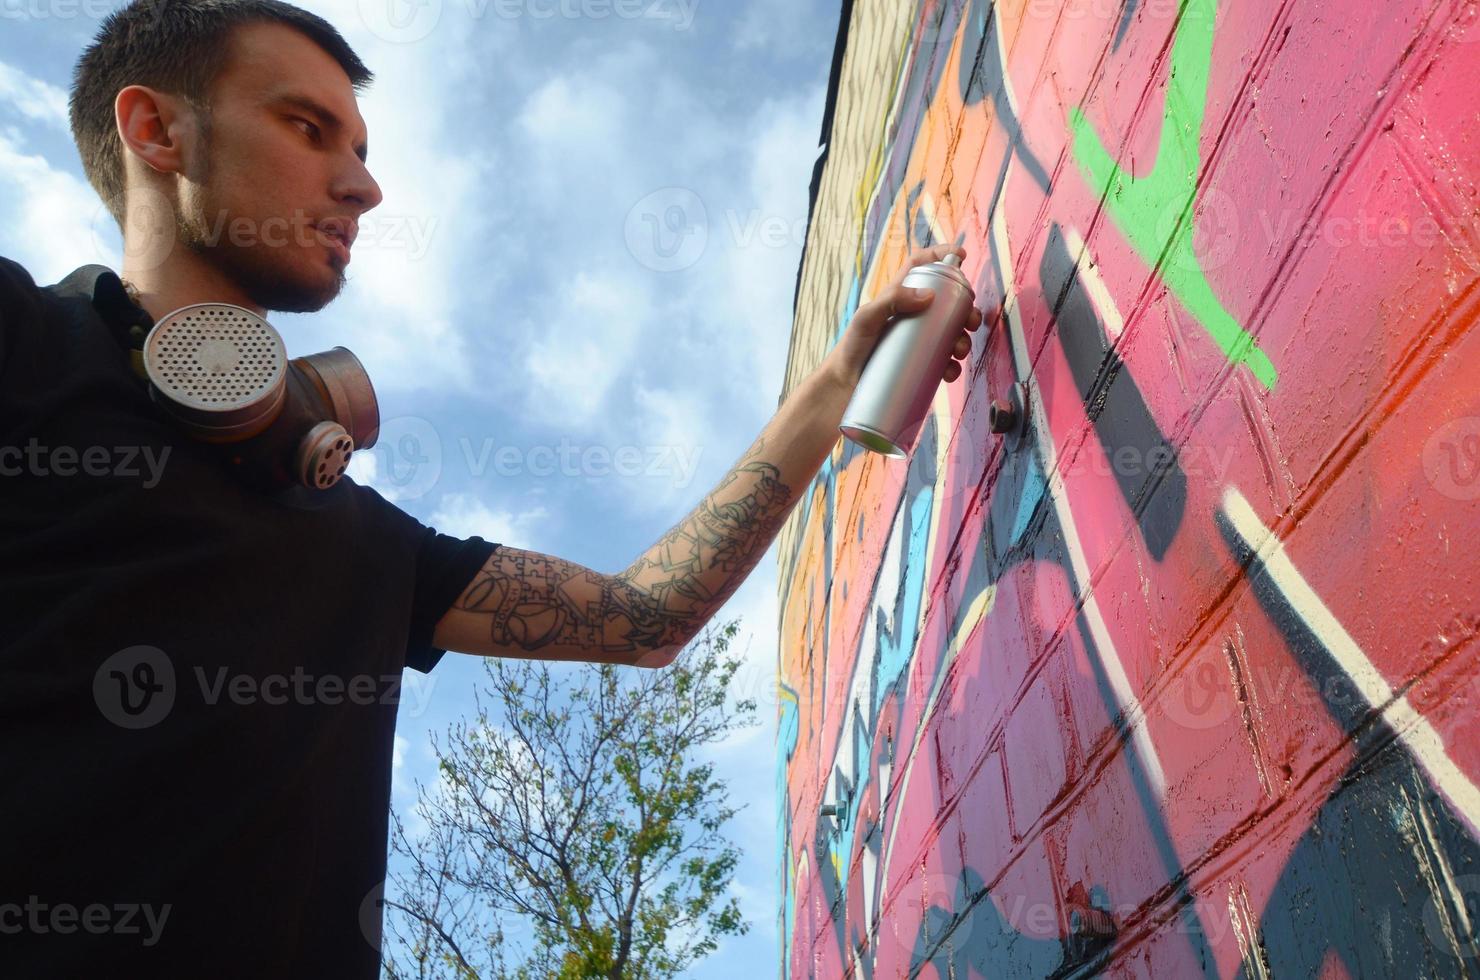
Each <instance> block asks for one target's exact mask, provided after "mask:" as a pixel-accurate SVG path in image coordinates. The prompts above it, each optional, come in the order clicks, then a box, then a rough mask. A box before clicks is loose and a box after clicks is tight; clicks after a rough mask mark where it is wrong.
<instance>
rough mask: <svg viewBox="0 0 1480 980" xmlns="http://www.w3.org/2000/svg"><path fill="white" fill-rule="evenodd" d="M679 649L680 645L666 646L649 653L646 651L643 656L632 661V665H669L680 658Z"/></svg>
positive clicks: (650, 667)
mask: <svg viewBox="0 0 1480 980" xmlns="http://www.w3.org/2000/svg"><path fill="white" fill-rule="evenodd" d="M679 650H680V648H679V647H664V648H663V649H661V650H653V651H651V652H649V653H644V654H643V655H642V656H640V657H638V658H637V659H636V660H634V661H632V666H634V667H647V668H649V669H655V668H658V667H667V666H668V665H669V664H671V663H673V661H674V660H676V659H677V658H678V653H679Z"/></svg>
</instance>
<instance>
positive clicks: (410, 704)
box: [0, 0, 839, 978]
mask: <svg viewBox="0 0 1480 980" xmlns="http://www.w3.org/2000/svg"><path fill="white" fill-rule="evenodd" d="M302 5H303V6H305V7H307V8H308V9H310V10H313V11H314V12H316V13H319V14H321V15H322V16H324V17H326V18H327V19H328V20H330V21H331V22H332V23H333V24H334V25H335V26H336V27H338V28H339V29H340V30H341V32H343V33H344V35H345V36H346V38H347V39H348V40H349V41H350V43H351V45H352V46H353V47H354V48H355V49H356V51H358V53H359V54H360V56H361V57H362V58H363V59H364V60H365V62H366V63H367V64H368V65H369V66H370V68H371V69H372V70H373V71H374V72H375V73H376V76H377V78H376V81H375V83H374V85H373V86H372V87H371V88H370V89H369V90H367V91H366V92H365V93H364V94H363V95H362V96H361V99H360V109H361V112H362V114H363V115H364V117H365V119H366V122H367V123H368V126H369V132H370V146H371V153H370V165H371V170H372V172H373V173H374V174H375V177H376V179H377V180H378V181H379V183H380V185H381V188H382V190H383V191H384V193H385V199H384V202H383V203H382V204H381V206H380V207H379V208H378V209H376V210H375V211H372V212H371V213H370V214H368V215H366V216H365V218H364V219H363V221H362V224H361V232H360V239H359V241H358V242H357V243H356V246H355V257H354V261H353V263H352V264H351V265H350V267H349V271H348V274H349V285H348V287H347V288H346V290H345V292H344V294H343V295H342V296H341V297H340V298H339V299H338V300H337V301H336V302H335V303H333V304H332V305H330V306H329V307H328V308H326V309H325V310H323V311H321V312H320V313H317V314H313V315H311V316H290V315H284V314H276V315H274V316H273V322H274V324H275V325H276V326H277V327H278V329H279V330H280V331H281V332H282V333H283V335H284V338H285V340H286V341H287V345H288V349H289V352H290V354H292V355H294V356H297V355H301V354H306V353H310V352H313V351H319V350H326V349H328V348H329V347H332V346H335V345H338V344H342V345H344V346H347V347H349V348H350V349H352V350H354V351H355V353H356V354H357V355H359V357H360V359H361V360H362V361H363V362H364V364H365V366H366V368H367V370H368V371H369V372H370V375H371V378H372V379H373V380H374V382H375V386H376V391H377V394H378V396H379V399H380V406H381V416H382V420H383V427H382V431H381V437H380V442H379V444H378V445H377V446H376V447H375V448H374V449H373V450H369V451H368V452H366V453H360V454H358V455H357V458H356V463H355V467H354V470H353V471H352V472H354V473H355V474H356V475H357V476H358V478H360V479H361V481H362V482H368V483H370V484H371V485H373V486H375V487H377V488H378V489H379V490H380V491H381V492H382V493H383V494H385V496H387V497H388V498H390V499H393V500H395V501H396V502H397V503H398V505H399V506H401V507H403V508H404V509H405V510H406V511H408V512H409V513H411V514H413V515H415V516H416V517H418V518H419V519H421V520H423V521H425V522H427V523H429V524H432V525H433V526H435V527H437V528H438V529H439V530H441V531H444V532H446V533H449V534H458V535H472V534H478V535H482V536H483V537H485V538H487V539H489V540H492V541H499V542H504V543H507V544H510V545H514V546H517V547H521V548H529V549H532V550H536V551H543V552H546V553H549V554H553V555H558V556H560V557H563V558H567V559H570V560H572V561H577V562H581V563H583V564H585V565H588V566H590V567H591V568H594V569H596V570H598V571H605V572H616V571H619V570H621V569H622V568H624V567H626V566H627V565H628V564H629V563H630V562H631V561H632V560H633V559H634V558H635V557H637V555H639V554H640V553H641V552H642V551H643V550H645V549H646V548H647V547H648V546H650V545H651V544H652V543H653V542H654V541H656V540H657V538H658V537H659V536H660V535H661V534H662V533H663V532H665V531H667V530H668V529H669V528H670V527H671V526H672V525H673V524H674V523H676V522H677V521H678V520H679V519H681V518H682V517H683V516H684V515H685V514H686V513H687V512H688V511H689V510H690V509H691V508H692V507H693V506H694V504H696V503H697V502H698V501H699V500H700V499H701V498H702V497H703V496H704V494H706V493H707V492H708V491H709V490H710V489H711V488H712V487H713V486H714V485H715V483H716V482H718V480H719V479H720V478H721V477H722V476H723V475H724V474H725V473H726V471H728V469H729V468H730V466H731V465H733V463H734V462H735V460H736V459H737V458H738V457H739V455H740V454H741V453H742V452H743V451H744V450H745V449H746V447H747V446H748V445H749V444H750V442H751V441H752V440H753V439H754V437H755V436H756V434H757V433H759V432H760V430H761V428H762V427H763V426H764V425H765V423H766V421H767V420H768V419H769V418H770V417H771V415H772V414H773V413H774V412H775V409H776V403H777V398H778V396H779V394H780V390H781V382H782V373H783V370H784V367H785V363H786V352H787V345H788V341H789V337H790V331H791V299H792V291H793V288H794V285H795V281H796V271H797V263H798V260H799V258H800V256H801V249H802V242H803V233H804V229H805V222H806V210H807V184H808V181H809V179H810V177H811V170H812V164H813V161H814V160H815V159H816V155H817V149H818V148H817V136H818V128H819V126H820V123H821V118H822V108H823V101H824V97H825V91H826V84H827V72H828V67H829V64H830V59H831V54H832V45H833V40H834V37H835V32H836V29H837V17H838V6H839V5H838V2H837V0H724V2H721V0H330V2H312V3H305V4H302ZM113 6H114V4H112V3H107V2H103V0H3V2H0V20H3V21H4V23H3V27H0V215H4V216H5V219H6V220H5V221H3V222H0V255H4V256H6V257H8V258H12V259H14V260H16V261H18V262H20V263H21V264H22V265H24V266H26V267H27V268H28V269H29V270H30V271H31V273H32V275H33V276H34V277H35V278H36V280H37V281H38V282H41V283H50V282H55V281H57V280H58V279H60V278H62V277H63V276H65V275H66V274H67V273H68V272H70V271H71V270H72V269H74V268H76V267H77V266H79V265H83V264H86V263H89V262H102V263H104V264H107V265H110V266H112V267H113V268H115V269H116V268H118V267H119V262H120V255H121V247H120V243H119V240H118V235H117V231H116V229H115V228H114V226H113V225H112V222H111V219H109V218H108V216H107V214H106V212H104V211H103V209H102V206H101V204H100V202H99V201H98V200H97V198H96V196H95V195H94V193H93V192H92V190H91V188H90V187H89V186H88V184H87V182H86V180H85V179H84V178H83V176H82V170H81V167H80V164H79V162H78V159H77V153H76V150H75V148H74V147H73V144H72V141H71V136H70V133H69V131H68V128H67V122H66V89H67V85H68V82H69V79H70V74H71V68H72V65H73V63H74V62H75V60H76V58H77V55H78V54H79V53H80V52H81V50H82V48H83V46H84V45H85V44H86V43H87V42H88V41H89V40H90V39H91V37H92V35H93V34H94V33H95V32H96V30H97V27H98V23H99V20H100V19H101V17H102V16H103V15H105V14H106V13H107V11H108V10H110V9H112V8H113ZM731 616H740V617H742V619H743V621H744V627H745V631H744V633H743V634H742V643H741V646H742V648H744V649H745V650H746V651H747V667H746V672H745V674H744V677H743V686H744V690H745V693H747V694H749V695H752V696H755V697H757V698H758V700H759V702H760V705H761V714H762V720H763V724H762V725H761V726H760V727H759V728H756V729H753V730H752V731H751V732H749V733H747V734H746V735H745V736H744V737H743V738H739V739H737V740H736V741H734V742H733V743H730V744H727V745H725V746H723V747H721V748H720V749H719V750H718V751H717V752H716V756H715V758H716V760H717V762H718V764H719V766H720V768H721V771H722V772H723V773H724V775H725V776H726V777H727V778H728V779H729V781H730V783H731V786H732V789H733V791H734V795H735V796H736V798H737V799H741V800H745V801H748V802H749V804H750V807H749V809H748V810H747V811H746V813H744V814H743V815H742V816H741V818H739V820H738V821H737V822H736V823H735V824H734V825H733V826H732V828H731V833H732V836H733V837H734V839H735V840H736V842H737V843H738V844H739V845H740V847H741V848H742V849H743V851H744V855H745V856H744V860H743V863H742V864H741V866H740V871H739V874H738V878H737V890H738V894H739V895H740V897H741V900H742V903H743V907H744V911H745V913H746V915H747V917H748V918H749V920H750V922H751V926H752V928H751V932H750V933H749V935H747V936H745V937H743V938H740V939H736V940H731V941H728V942H727V943H726V944H725V945H724V946H723V947H722V948H721V950H720V951H719V952H718V953H717V954H716V955H715V956H713V957H711V958H710V959H709V960H708V961H707V963H706V965H705V966H704V967H703V968H702V969H700V970H697V971H696V972H695V973H694V976H696V977H705V978H728V977H742V976H743V977H747V978H750V977H754V976H755V974H756V971H757V969H760V970H762V971H763V972H764V973H765V974H770V973H771V972H772V971H773V970H774V969H775V967H776V964H777V956H778V954H777V935H776V923H775V919H774V916H775V908H776V895H777V885H776V866H775V857H776V846H777V845H776V832H777V828H776V812H777V810H776V799H775V769H774V755H773V743H774V737H775V719H774V711H775V704H776V699H775V694H774V687H775V683H774V677H775V663H776V647H777V629H776V626H777V603H776V561H775V549H774V547H773V549H772V551H771V553H770V555H769V556H768V557H767V558H766V559H765V560H763V561H762V563H761V564H760V566H759V567H758V568H757V569H756V570H755V572H754V573H752V575H751V576H750V578H749V579H748V580H747V582H746V584H745V585H744V586H743V587H742V588H741V589H740V591H739V592H738V593H737V594H736V595H735V597H734V598H733V599H732V600H731V601H730V603H729V604H728V605H727V606H726V608H725V609H724V610H722V611H721V612H720V614H719V616H718V617H717V621H722V620H725V619H728V618H730V617H731ZM413 676H414V673H413V672H408V678H411V677H413ZM481 678H482V662H481V660H480V659H478V658H473V657H465V656H461V655H458V654H449V655H448V656H447V657H446V659H444V661H443V662H442V664H441V665H439V666H438V667H437V669H436V670H435V671H434V672H433V674H432V675H431V676H430V677H428V678H426V680H425V682H424V683H423V684H422V685H421V687H422V690H421V691H419V692H414V691H413V692H408V694H407V696H406V698H405V700H403V703H402V706H401V718H400V724H399V729H398V736H397V766H396V771H395V796H394V806H395V807H396V808H397V809H398V810H399V811H400V812H401V813H402V814H403V815H404V814H406V813H407V811H408V809H409V808H410V807H411V805H412V803H413V802H414V784H415V782H416V781H417V780H421V781H422V782H431V781H432V777H433V766H432V756H431V752H430V745H431V743H430V740H429V738H428V732H429V731H438V732H442V731H445V729H446V727H447V725H448V724H449V723H450V722H451V721H453V720H454V719H456V718H458V717H459V716H463V715H467V714H470V713H471V711H472V707H473V696H472V692H473V689H474V687H475V686H476V685H478V684H479V682H480V680H481Z"/></svg>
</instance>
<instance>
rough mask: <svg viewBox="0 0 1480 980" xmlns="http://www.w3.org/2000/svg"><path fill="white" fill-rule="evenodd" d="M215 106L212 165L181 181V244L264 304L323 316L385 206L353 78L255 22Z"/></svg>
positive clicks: (236, 36) (209, 148) (284, 31)
mask: <svg viewBox="0 0 1480 980" xmlns="http://www.w3.org/2000/svg"><path fill="white" fill-rule="evenodd" d="M211 103H212V106H211V111H210V116H209V119H208V120H205V125H204V127H203V133H202V135H203V138H204V142H205V150H206V161H207V166H206V167H205V168H204V170H203V171H202V172H201V173H199V174H191V175H188V178H192V179H187V180H186V181H184V182H183V184H182V194H181V202H180V206H181V213H180V215H179V225H180V233H181V239H182V242H183V244H184V245H185V246H186V247H188V248H190V249H192V250H193V251H195V252H196V253H197V254H199V255H201V256H203V257H204V258H206V259H207V260H208V261H210V262H211V263H212V264H213V265H215V266H216V267H217V268H219V269H220V270H221V271H222V272H224V273H225V274H226V275H227V276H229V277H230V278H231V279H232V280H233V281H234V282H236V283H237V284H239V285H240V286H241V287H242V288H243V289H244V290H245V291H246V292H247V294H248V296H249V297H250V298H251V299H252V300H253V301H254V302H255V303H257V304H259V305H260V306H262V307H263V308H264V309H267V310H283V311H287V312H294V313H304V312H312V311H314V310H319V309H322V308H323V307H324V306H325V305H327V304H328V303H329V301H330V300H332V299H334V297H335V296H337V295H338V294H339V291H340V289H342V288H343V286H344V267H345V265H346V264H347V262H348V261H349V246H350V245H351V244H352V242H353V239H354V235H355V233H356V231H357V228H358V224H357V223H358V219H359V217H360V215H362V214H364V213H365V212H366V211H369V210H370V209H371V208H373V207H375V206H376V205H377V204H379V203H380V199H381V193H380V187H379V186H378V185H377V184H376V183H375V180H374V178H373V177H371V176H370V172H369V171H368V170H367V169H366V168H365V163H364V155H365V148H366V133H365V122H364V120H363V119H361V118H360V113H359V109H358V108H357V106H356V104H355V96H354V89H353V87H352V86H351V85H350V81H349V77H348V76H346V75H345V73H344V70H343V69H342V68H340V67H339V65H338V63H337V62H335V61H334V59H333V58H331V57H330V56H329V54H328V53H327V52H325V51H324V50H323V49H322V48H320V47H319V46H318V45H317V44H315V43H314V42H313V41H310V40H309V39H308V38H307V37H305V36H304V35H302V34H300V33H298V32H297V31H295V30H293V29H291V28H288V27H284V26H282V25H280V24H248V25H244V26H242V27H238V28H236V29H235V30H234V31H233V32H232V37H231V43H230V50H229V55H228V58H227V61H226V64H225V66H224V67H223V68H222V70H221V72H220V73H219V75H218V76H217V78H216V81H215V83H214V86H213V88H212V93H211ZM336 120H337V121H336Z"/></svg>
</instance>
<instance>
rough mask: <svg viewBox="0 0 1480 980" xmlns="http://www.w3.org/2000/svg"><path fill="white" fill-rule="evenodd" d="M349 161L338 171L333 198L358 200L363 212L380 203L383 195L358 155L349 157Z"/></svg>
mask: <svg viewBox="0 0 1480 980" xmlns="http://www.w3.org/2000/svg"><path fill="white" fill-rule="evenodd" d="M350 161H351V162H350V163H348V164H346V166H345V168H344V169H343V170H341V171H340V173H339V177H338V180H337V181H336V186H335V188H334V199H335V200H338V201H354V202H358V204H359V207H360V213H361V214H363V213H364V212H366V211H369V210H370V209H371V208H374V207H375V206H377V205H378V204H380V202H381V199H382V198H383V197H384V195H383V194H381V192H380V185H379V184H377V183H376V182H375V178H374V177H372V176H370V168H369V167H367V166H366V165H365V164H364V162H363V161H361V160H360V158H359V157H351V158H350Z"/></svg>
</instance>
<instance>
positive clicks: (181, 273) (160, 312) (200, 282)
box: [120, 241, 266, 322]
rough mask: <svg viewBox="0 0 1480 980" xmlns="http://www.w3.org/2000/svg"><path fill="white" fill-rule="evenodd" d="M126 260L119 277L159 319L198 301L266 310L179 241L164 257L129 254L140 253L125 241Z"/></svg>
mask: <svg viewBox="0 0 1480 980" xmlns="http://www.w3.org/2000/svg"><path fill="white" fill-rule="evenodd" d="M123 252H124V256H125V259H124V263H123V271H122V272H121V273H120V278H122V279H123V281H124V282H125V283H127V284H128V285H129V286H130V287H132V288H131V289H130V295H131V296H132V298H133V300H134V302H136V303H138V304H139V305H140V306H142V307H143V308H144V309H145V310H147V311H148V313H149V315H150V316H151V317H153V318H154V320H155V321H156V322H158V321H159V320H160V319H161V318H162V317H164V315H165V314H167V313H172V312H174V311H175V310H178V309H180V307H182V306H192V305H194V304H196V303H230V304H232V305H233V306H241V307H244V308H246V309H248V310H251V311H252V312H253V313H255V314H257V315H258V316H266V311H265V310H264V309H263V308H262V307H260V306H258V305H257V304H256V303H254V302H252V300H251V299H250V298H248V296H247V295H246V293H245V292H244V291H243V290H242V288H241V287H240V286H238V285H237V284H236V283H235V282H233V281H231V280H230V279H228V278H227V277H226V276H225V275H223V274H222V272H221V270H219V269H217V268H216V267H215V266H212V265H210V264H209V263H207V262H206V261H205V260H204V259H202V258H201V257H200V256H199V255H197V254H195V253H194V252H192V251H190V250H189V249H187V248H185V247H184V246H182V245H180V244H178V243H176V244H175V245H174V246H173V247H172V248H171V249H170V254H169V255H167V256H166V257H165V259H164V261H162V262H160V261H154V260H153V257H152V256H144V257H143V258H142V259H141V258H137V257H134V258H130V257H131V256H138V255H139V253H138V252H137V251H135V250H133V249H131V248H130V247H129V243H128V242H127V241H125V243H124V248H123Z"/></svg>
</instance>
